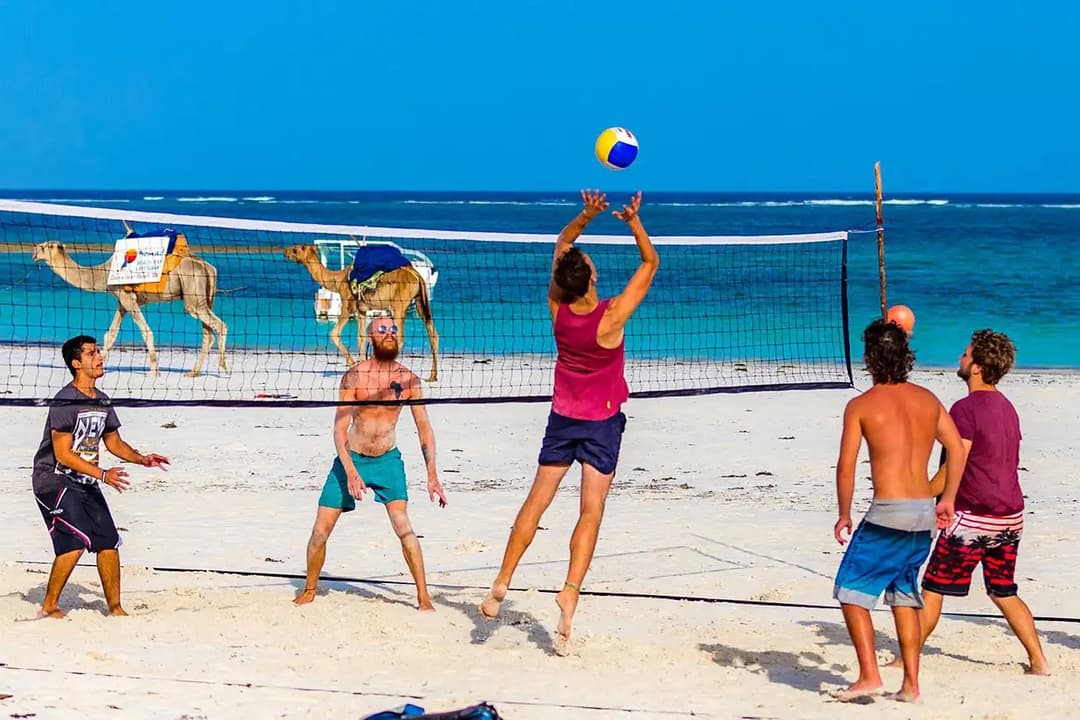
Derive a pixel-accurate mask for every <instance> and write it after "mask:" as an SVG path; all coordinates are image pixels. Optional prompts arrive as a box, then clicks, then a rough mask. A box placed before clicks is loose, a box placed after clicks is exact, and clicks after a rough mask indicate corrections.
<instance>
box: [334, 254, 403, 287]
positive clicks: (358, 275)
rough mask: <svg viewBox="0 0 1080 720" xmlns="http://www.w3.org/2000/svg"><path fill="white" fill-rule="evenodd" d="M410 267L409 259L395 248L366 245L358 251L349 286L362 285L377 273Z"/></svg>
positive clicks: (354, 259)
mask: <svg viewBox="0 0 1080 720" xmlns="http://www.w3.org/2000/svg"><path fill="white" fill-rule="evenodd" d="M407 265H409V261H408V259H407V258H406V257H405V256H404V255H403V254H402V253H401V251H400V250H398V249H397V248H395V247H390V246H389V245H364V246H362V247H359V248H357V249H356V257H355V258H353V264H352V270H350V271H349V284H350V285H353V286H355V285H361V284H363V282H364V281H365V280H367V279H368V278H369V277H371V276H372V275H374V274H375V273H384V272H390V271H391V270H397V269H398V268H400V267H405V266H407Z"/></svg>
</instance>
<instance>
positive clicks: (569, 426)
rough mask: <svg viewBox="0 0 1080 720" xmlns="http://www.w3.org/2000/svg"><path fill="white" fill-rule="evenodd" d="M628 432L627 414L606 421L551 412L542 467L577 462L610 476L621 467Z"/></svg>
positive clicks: (542, 454)
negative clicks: (620, 449) (580, 418)
mask: <svg viewBox="0 0 1080 720" xmlns="http://www.w3.org/2000/svg"><path fill="white" fill-rule="evenodd" d="M625 429H626V415H623V414H622V413H621V412H620V413H616V414H614V415H612V416H611V417H609V418H607V419H606V420H575V419H574V418H568V417H565V416H563V415H559V414H558V413H555V412H551V413H550V414H549V415H548V423H547V429H546V430H545V431H544V443H543V445H541V446H540V459H539V461H538V462H539V463H540V464H541V465H573V464H574V461H575V460H577V461H578V462H580V463H582V464H585V463H588V464H589V465H592V466H593V467H594V468H596V469H597V471H599V472H601V473H603V474H604V475H610V474H612V473H614V472H615V466H616V465H618V464H619V448H620V447H621V446H622V435H623V430H625Z"/></svg>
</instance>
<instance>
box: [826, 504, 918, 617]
mask: <svg viewBox="0 0 1080 720" xmlns="http://www.w3.org/2000/svg"><path fill="white" fill-rule="evenodd" d="M936 524H937V523H936V517H935V514H934V501H933V500H932V499H925V500H924V499H919V500H875V501H874V502H873V504H872V505H871V506H870V510H869V511H868V512H867V513H866V517H864V518H863V520H862V522H860V523H859V527H858V528H857V529H856V530H855V533H854V534H853V535H852V536H851V541H850V542H849V543H848V548H847V552H845V553H844V559H843V560H841V561H840V568H839V569H838V570H837V571H836V583H835V585H834V586H833V598H835V599H836V600H839V601H840V602H841V603H843V604H845V605H859V606H861V607H864V608H867V609H868V610H873V609H874V607H875V605H877V600H878V598H879V597H881V594H882V593H885V604H886V605H892V606H894V607H914V608H921V607H922V606H923V599H922V595H921V594H920V593H919V569H920V568H921V567H922V564H923V563H924V562H925V561H926V558H927V557H928V556H929V555H930V543H931V540H932V535H933V529H934V527H936Z"/></svg>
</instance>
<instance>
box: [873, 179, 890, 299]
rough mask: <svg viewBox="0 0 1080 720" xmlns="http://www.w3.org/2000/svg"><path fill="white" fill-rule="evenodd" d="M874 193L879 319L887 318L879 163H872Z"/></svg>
mask: <svg viewBox="0 0 1080 720" xmlns="http://www.w3.org/2000/svg"><path fill="white" fill-rule="evenodd" d="M874 193H875V196H876V198H877V201H876V203H875V205H876V207H877V262H878V282H879V283H880V288H881V319H882V320H885V319H886V317H887V312H888V311H887V310H886V302H885V218H884V217H883V216H882V214H881V163H880V162H876V163H874Z"/></svg>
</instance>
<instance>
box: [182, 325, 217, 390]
mask: <svg viewBox="0 0 1080 720" xmlns="http://www.w3.org/2000/svg"><path fill="white" fill-rule="evenodd" d="M192 316H193V317H195V318H196V319H198V315H195V314H194V313H192ZM200 322H202V321H200ZM213 342H214V336H213V334H212V333H211V332H210V326H209V325H207V324H206V323H205V322H203V323H202V347H200V348H199V356H198V357H196V358H195V367H193V368H191V372H189V373H188V374H187V376H188V377H197V376H198V374H199V373H200V372H202V366H203V362H204V361H205V360H206V356H207V355H209V354H210V346H211V345H212V344H213Z"/></svg>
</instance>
